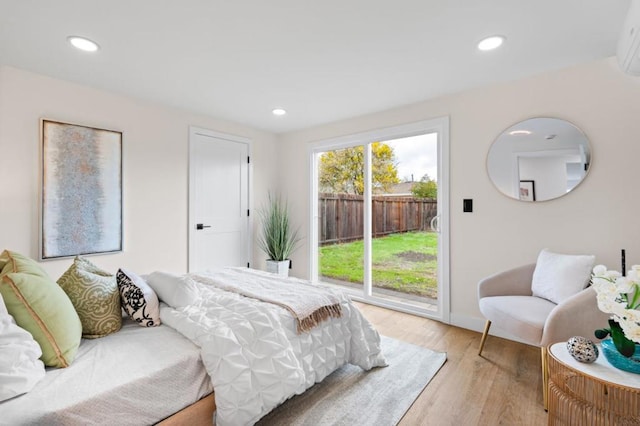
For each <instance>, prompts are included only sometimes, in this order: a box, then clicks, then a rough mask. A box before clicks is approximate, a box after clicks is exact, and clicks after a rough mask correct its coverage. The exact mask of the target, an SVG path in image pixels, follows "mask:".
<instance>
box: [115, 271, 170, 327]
mask: <svg viewBox="0 0 640 426" xmlns="http://www.w3.org/2000/svg"><path fill="white" fill-rule="evenodd" d="M116 280H117V281H118V288H119V289H120V297H121V298H122V307H123V308H124V310H125V311H126V312H127V314H129V318H131V319H132V320H134V321H136V322H137V323H138V324H140V325H141V326H143V327H155V326H157V325H160V304H159V303H158V296H157V295H156V293H155V292H154V291H153V289H152V288H151V287H149V285H148V284H147V283H146V282H145V281H144V280H143V279H142V278H140V277H139V276H138V275H136V274H134V273H133V272H129V271H126V270H124V269H118V272H117V273H116Z"/></svg>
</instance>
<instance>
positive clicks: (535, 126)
mask: <svg viewBox="0 0 640 426" xmlns="http://www.w3.org/2000/svg"><path fill="white" fill-rule="evenodd" d="M590 163H591V149H590V148H589V140H588V139H587V137H586V136H585V134H584V133H583V132H582V130H580V129H579V128H577V127H576V126H574V125H573V124H571V123H569V122H567V121H564V120H560V119H557V118H531V119H529V120H524V121H521V122H519V123H517V124H515V125H513V126H511V127H509V128H508V129H506V130H505V131H504V132H502V134H501V135H500V136H498V138H497V139H496V140H495V142H493V145H491V149H490V150H489V155H488V156H487V170H488V172H489V177H490V178H491V180H492V181H493V184H494V185H495V186H496V188H498V190H499V191H500V192H502V193H503V194H505V195H506V196H508V197H511V198H515V199H516V200H522V201H546V200H552V199H554V198H558V197H561V196H563V195H564V194H566V193H568V192H570V191H571V190H572V189H574V188H575V187H576V186H578V184H579V183H580V182H582V180H584V178H585V176H586V175H587V173H588V171H589V164H590Z"/></svg>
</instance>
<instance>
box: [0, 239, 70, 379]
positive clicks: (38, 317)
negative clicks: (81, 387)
mask: <svg viewBox="0 0 640 426" xmlns="http://www.w3.org/2000/svg"><path fill="white" fill-rule="evenodd" d="M0 268H2V270H1V271H0V294H2V298H3V299H4V304H5V305H6V307H7V310H8V311H9V313H10V314H11V316H13V318H14V319H15V321H16V323H17V324H18V325H19V326H20V327H22V328H24V329H25V330H27V331H28V332H29V333H31V335H32V336H33V338H34V339H35V341H36V342H38V344H39V345H40V348H41V349H42V357H40V359H42V362H44V364H45V365H46V366H47V367H68V366H69V365H70V364H71V362H72V361H73V359H74V358H75V356H76V352H77V351H78V347H79V346H80V338H81V335H82V325H81V324H80V318H78V314H77V313H76V311H75V309H74V308H73V304H71V301H70V300H69V298H68V297H67V295H66V294H65V292H64V291H62V289H61V288H60V287H59V286H58V285H57V284H56V283H55V282H54V281H53V280H52V279H51V278H49V276H48V275H47V273H46V272H45V271H44V270H43V269H42V268H41V267H40V265H38V263H37V262H36V261H34V260H32V259H30V258H28V257H26V256H22V255H21V254H19V253H16V252H12V251H8V250H5V251H3V252H2V254H0Z"/></svg>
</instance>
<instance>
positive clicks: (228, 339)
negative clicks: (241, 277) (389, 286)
mask: <svg viewBox="0 0 640 426" xmlns="http://www.w3.org/2000/svg"><path fill="white" fill-rule="evenodd" d="M245 271H246V279H248V280H250V279H252V276H253V277H255V276H260V277H265V276H271V275H268V274H265V273H261V272H258V271H252V270H248V269H245ZM201 275H206V276H208V277H211V278H214V279H215V278H216V273H215V271H214V272H209V273H207V274H201ZM176 278H177V277H176ZM183 282H184V280H183ZM208 282H209V283H210V281H208ZM149 283H150V285H151V286H152V287H153V282H152V281H150V282H149ZM179 285H180V282H178V281H176V286H179ZM300 285H310V284H308V283H304V282H302V281H300ZM197 290H198V293H199V294H198V297H197V298H195V300H194V301H193V303H190V304H188V305H186V306H182V307H179V308H172V307H167V306H165V307H163V308H162V309H161V312H160V317H161V319H162V321H163V323H165V324H168V325H170V326H171V327H173V328H175V329H176V330H178V331H179V332H180V333H182V334H183V335H185V336H186V337H188V338H189V339H190V340H191V341H193V342H194V343H196V344H197V345H198V346H200V347H201V349H202V359H203V362H204V365H205V367H206V368H207V371H208V373H209V375H210V376H211V380H212V383H213V387H214V389H215V399H216V407H217V416H216V422H217V425H218V426H227V425H247V424H253V423H255V422H256V421H258V420H259V419H260V418H261V417H262V416H264V415H265V414H266V413H268V412H269V411H271V410H272V409H273V408H274V407H276V406H277V405H279V404H280V403H282V402H283V401H285V400H286V399H288V398H289V397H291V396H293V395H295V394H300V393H302V392H304V390H306V389H307V388H309V387H311V386H312V385H313V384H314V383H317V382H319V381H321V380H322V379H324V378H325V377H326V376H327V375H329V374H330V373H332V372H333V371H334V370H336V369H337V368H339V367H340V366H342V365H344V364H345V363H352V364H356V365H358V366H360V367H362V368H363V369H365V370H368V369H371V368H372V367H376V366H384V365H386V361H385V359H384V356H383V355H382V353H381V351H380V336H379V335H378V333H377V332H376V331H375V330H374V329H373V327H372V326H371V325H370V324H369V322H368V321H367V320H366V319H365V318H364V317H362V315H361V314H360V312H359V311H358V310H357V308H356V307H355V306H354V305H352V304H351V302H350V301H349V300H348V298H347V297H346V296H344V295H342V294H340V293H336V294H338V295H339V297H340V300H341V305H342V317H341V318H331V319H329V320H327V321H323V322H322V323H321V324H320V325H319V326H317V327H315V328H313V329H312V330H311V332H309V333H302V334H297V332H296V325H295V321H294V319H293V317H292V316H291V314H289V312H287V311H286V310H285V309H284V308H282V307H279V306H276V305H273V304H270V303H265V302H261V301H258V300H255V299H250V298H247V297H244V296H240V295H238V294H236V293H230V292H226V291H223V290H220V289H217V288H215V287H214V286H212V285H211V284H202V283H198V284H197ZM189 291H192V289H190V290H189ZM329 291H331V290H329ZM165 302H166V301H165Z"/></svg>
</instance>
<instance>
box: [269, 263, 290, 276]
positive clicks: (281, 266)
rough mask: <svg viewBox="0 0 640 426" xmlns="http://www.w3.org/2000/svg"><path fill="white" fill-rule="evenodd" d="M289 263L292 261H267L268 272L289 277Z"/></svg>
mask: <svg viewBox="0 0 640 426" xmlns="http://www.w3.org/2000/svg"><path fill="white" fill-rule="evenodd" d="M289 262H291V261H290V260H288V259H287V260H281V261H278V260H267V272H271V273H272V274H278V275H280V276H283V277H288V276H289Z"/></svg>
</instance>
